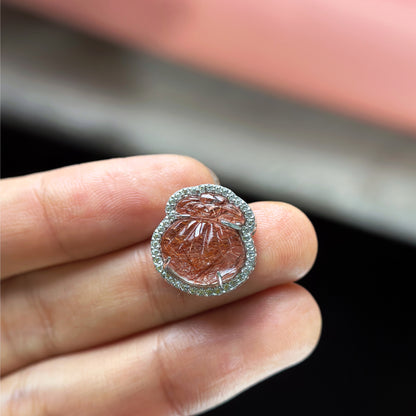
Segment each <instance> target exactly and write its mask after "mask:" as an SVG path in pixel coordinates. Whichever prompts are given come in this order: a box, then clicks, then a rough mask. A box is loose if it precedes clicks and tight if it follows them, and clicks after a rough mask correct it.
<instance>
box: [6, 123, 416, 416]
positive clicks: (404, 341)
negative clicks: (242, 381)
mask: <svg viewBox="0 0 416 416" xmlns="http://www.w3.org/2000/svg"><path fill="white" fill-rule="evenodd" d="M56 134H58V133H57V132H54V131H52V130H49V131H38V130H36V129H32V130H30V129H29V128H23V127H21V126H20V125H19V124H18V123H15V122H13V121H10V120H9V121H8V120H6V121H5V122H3V125H2V142H1V150H2V152H1V154H2V159H1V161H2V171H1V174H2V177H10V176H16V175H23V174H27V173H31V172H37V171H42V170H47V169H53V168H57V167H60V166H65V165H70V164H74V163H81V162H87V161H91V160H98V159H105V158H109V157H114V156H120V155H118V154H112V153H111V154H110V153H108V152H107V153H106V152H105V151H100V150H97V149H96V148H95V147H86V146H82V145H80V144H76V143H77V142H75V141H74V140H73V141H70V140H59V141H58V140H56V139H55V135H56ZM60 135H62V134H61V133H60ZM121 156H123V155H121ZM224 185H225V186H229V187H231V188H233V189H234V190H235V191H237V193H239V194H240V195H241V196H242V197H243V198H245V199H246V200H248V201H253V200H256V199H257V196H256V195H254V194H253V195H244V190H243V189H235V186H233V184H232V183H224ZM300 208H305V207H302V206H300ZM392 215H394V213H392ZM309 216H310V218H311V220H312V222H313V223H314V225H315V227H316V230H317V234H318V238H319V242H320V250H319V255H318V259H317V262H316V264H315V266H314V268H313V270H312V271H311V273H309V275H308V276H307V277H306V278H305V279H304V280H302V282H301V284H302V285H304V286H305V287H306V288H307V289H308V290H310V291H311V293H312V294H313V295H314V296H315V298H316V299H317V301H318V303H319V304H320V306H321V310H322V315H323V332H322V338H321V341H320V343H319V345H318V347H317V349H316V351H315V352H314V353H313V355H312V356H311V357H310V358H309V359H307V360H306V361H305V362H303V363H302V364H300V365H298V366H297V367H294V368H291V369H289V370H287V371H284V372H283V373H281V374H278V375H276V376H274V377H272V378H270V379H268V380H266V381H264V382H262V383H260V384H258V385H257V386H255V387H253V388H251V389H249V390H248V391H246V392H244V393H243V394H241V395H239V396H238V397H236V398H234V399H233V400H231V401H229V402H228V403H226V404H224V405H222V406H220V407H218V408H216V409H214V410H212V411H210V412H207V413H206V414H207V415H212V416H214V415H215V416H220V415H234V414H236V415H237V414H239V415H252V414H253V413H254V412H257V413H259V414H281V415H293V416H298V415H299V416H301V415H304V414H306V413H308V414H312V415H328V416H329V415H331V416H333V415H348V416H350V415H352V414H354V415H364V414H365V415H411V414H414V413H413V411H414V392H415V382H414V375H415V370H416V368H415V365H414V362H415V359H414V352H415V350H416V336H415V323H414V320H415V318H414V317H415V313H414V304H415V302H414V292H413V289H412V288H413V280H414V278H415V274H414V263H415V258H416V250H415V248H414V247H412V246H410V245H406V244H404V243H399V242H398V241H395V240H393V239H387V238H382V237H380V236H377V235H374V234H371V233H368V232H364V231H361V230H359V229H358V228H353V227H350V226H346V225H341V224H339V223H337V222H333V221H329V220H327V219H323V218H321V217H317V216H316V215H311V214H310V213H309Z"/></svg>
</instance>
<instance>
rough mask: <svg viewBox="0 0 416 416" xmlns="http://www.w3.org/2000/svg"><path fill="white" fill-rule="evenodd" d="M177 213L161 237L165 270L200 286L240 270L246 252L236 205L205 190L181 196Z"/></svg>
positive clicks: (223, 278) (212, 283)
mask: <svg viewBox="0 0 416 416" xmlns="http://www.w3.org/2000/svg"><path fill="white" fill-rule="evenodd" d="M176 213H177V214H178V219H177V220H175V221H174V222H173V223H172V224H171V225H170V226H169V227H168V228H167V230H166V231H165V232H164V233H163V235H162V239H161V252H162V258H163V261H164V264H165V268H166V270H168V271H169V272H171V273H173V274H174V275H176V276H177V277H179V278H181V279H183V280H184V281H186V282H188V283H190V284H192V285H200V286H211V285H215V286H216V285H222V283H224V282H226V281H227V280H230V279H232V278H233V277H234V276H235V275H237V274H238V273H239V272H240V270H241V269H242V267H243V265H244V262H245V257H246V253H245V248H244V243H243V241H242V239H241V236H240V233H239V231H238V228H239V226H241V225H243V224H244V221H245V219H244V215H243V213H242V212H241V211H240V209H239V208H237V207H236V206H235V205H233V204H231V203H230V202H229V201H228V200H227V198H226V197H224V196H222V195H217V194H213V193H204V194H201V195H193V196H188V197H185V198H183V199H181V200H180V201H179V202H178V203H177V205H176ZM223 222H225V224H224V223H223Z"/></svg>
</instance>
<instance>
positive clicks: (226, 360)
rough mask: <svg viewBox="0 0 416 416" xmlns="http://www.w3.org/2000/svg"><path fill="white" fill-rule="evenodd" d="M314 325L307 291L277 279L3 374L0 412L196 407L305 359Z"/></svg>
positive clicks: (317, 324)
mask: <svg viewBox="0 0 416 416" xmlns="http://www.w3.org/2000/svg"><path fill="white" fill-rule="evenodd" d="M320 328H321V318H320V313H319V308H318V306H317V305H316V303H315V301H314V300H313V298H312V296H311V295H310V294H309V293H308V292H307V291H306V290H305V289H303V288H301V287H300V286H297V285H295V284H289V285H285V286H279V287H277V288H274V289H270V290H268V291H265V292H262V293H261V294H257V295H254V296H252V297H249V298H247V299H245V300H243V301H239V302H235V303H232V304H230V305H226V306H222V307H220V308H218V309H215V310H212V311H209V312H206V313H204V314H201V315H198V316H195V317H192V318H189V319H187V320H184V321H181V322H178V323H175V324H171V325H168V326H166V327H163V328H160V329H156V330H153V331H150V332H147V333H145V334H143V335H141V336H135V337H132V338H130V339H128V340H124V341H120V342H118V343H116V344H111V345H107V346H104V347H100V348H97V349H93V350H89V351H87V352H81V353H76V354H73V355H68V356H63V357H60V358H57V359H51V360H48V361H45V362H43V363H40V364H38V365H34V366H31V367H28V368H27V369H24V370H22V371H21V372H18V373H15V374H14V375H10V376H8V377H6V378H5V379H4V381H3V386H2V390H3V391H2V395H3V408H4V409H6V413H4V414H5V415H8V414H11V409H14V410H15V413H14V414H15V415H20V414H21V415H23V414H29V413H30V414H37V413H36V412H37V411H38V409H42V412H43V414H59V415H63V416H65V415H70V414H88V415H89V416H93V415H100V416H101V415H103V414H108V415H113V414H117V415H131V414H145V415H147V414H149V415H150V414H151V415H171V414H177V415H189V414H195V413H197V412H201V411H203V410H206V409H207V408H209V407H212V406H215V405H218V404H219V403H221V402H223V401H225V400H227V399H229V398H230V397H232V396H234V395H235V394H237V393H239V392H241V391H242V390H244V389H246V388H247V387H249V386H251V385H252V384H254V383H257V382H258V381H260V380H262V379H264V378H266V377H268V376H270V375H272V374H273V373H275V372H278V371H281V370H283V369H284V368H286V367H288V366H291V365H293V364H295V363H297V362H299V361H301V360H303V359H304V358H305V357H306V356H307V355H309V354H310V353H311V351H312V350H313V348H314V347H315V345H316V343H317V340H318V338H319V334H320ZM104 392H105V394H104ZM16 409H17V410H18V411H16ZM29 410H30V412H29ZM7 412H9V413H7ZM25 412H26V413H25Z"/></svg>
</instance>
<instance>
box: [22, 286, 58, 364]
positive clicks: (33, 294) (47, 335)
mask: <svg viewBox="0 0 416 416" xmlns="http://www.w3.org/2000/svg"><path fill="white" fill-rule="evenodd" d="M27 288H28V290H26V291H25V292H26V295H27V299H28V303H29V306H30V308H29V310H30V309H31V308H33V310H34V311H35V312H36V315H37V317H38V318H39V322H40V327H41V328H42V330H43V334H42V336H41V339H42V343H43V347H44V350H45V351H44V352H45V353H46V354H47V355H49V356H50V355H55V353H56V350H57V348H56V342H55V339H56V338H55V331H54V324H53V320H52V316H51V313H50V312H49V310H48V308H47V307H46V306H45V304H44V302H43V301H42V299H41V297H40V295H39V292H38V290H37V289H36V286H35V285H34V284H31V283H30V282H29V279H27Z"/></svg>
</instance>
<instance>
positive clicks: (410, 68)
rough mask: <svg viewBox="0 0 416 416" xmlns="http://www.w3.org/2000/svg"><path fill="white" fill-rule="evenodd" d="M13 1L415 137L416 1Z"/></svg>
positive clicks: (208, 69)
mask: <svg viewBox="0 0 416 416" xmlns="http://www.w3.org/2000/svg"><path fill="white" fill-rule="evenodd" d="M9 1H10V0H9ZM12 2H13V3H15V4H19V5H20V6H22V7H26V8H29V9H32V10H35V11H37V12H40V13H43V14H45V15H47V16H50V17H52V18H54V19H58V20H60V21H62V22H67V23H70V24H72V25H75V26H76V27H79V28H82V29H83V30H86V31H88V32H92V33H95V34H98V35H100V36H103V37H106V38H109V39H112V40H114V41H118V42H121V43H124V44H128V45H130V46H132V47H134V48H138V47H139V48H145V49H147V50H148V51H151V52H153V53H157V54H159V55H161V56H164V57H169V58H170V59H174V60H178V61H181V62H187V63H190V64H193V65H195V66H197V67H200V68H203V69H204V70H207V71H212V72H214V73H218V74H220V75H222V76H226V77H228V78H232V79H238V80H242V81H245V82H249V83H252V84H253V85H258V86H261V87H262V88H264V89H266V90H270V91H276V92H285V93H288V94H291V95H293V96H295V97H300V98H302V99H304V100H307V101H310V102H315V103H320V104H321V105H324V106H327V107H329V108H333V109H334V108H335V109H337V110H340V111H342V112H346V113H349V114H353V115H356V116H359V117H362V118H364V119H369V120H374V121H377V122H378V123H381V124H384V125H391V126H396V127H400V128H404V129H409V130H413V131H416V24H415V22H416V3H415V2H412V1H403V0H398V1H394V0H393V1H392V0H366V1H362V0H336V1H334V0H296V1H295V0H273V1H264V2H261V1H241V0H229V1H223V0H209V1H207V0H152V1H148V0H139V1H131V0H106V1H103V0H88V1H85V0H71V1H62V0H13V1H12Z"/></svg>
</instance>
